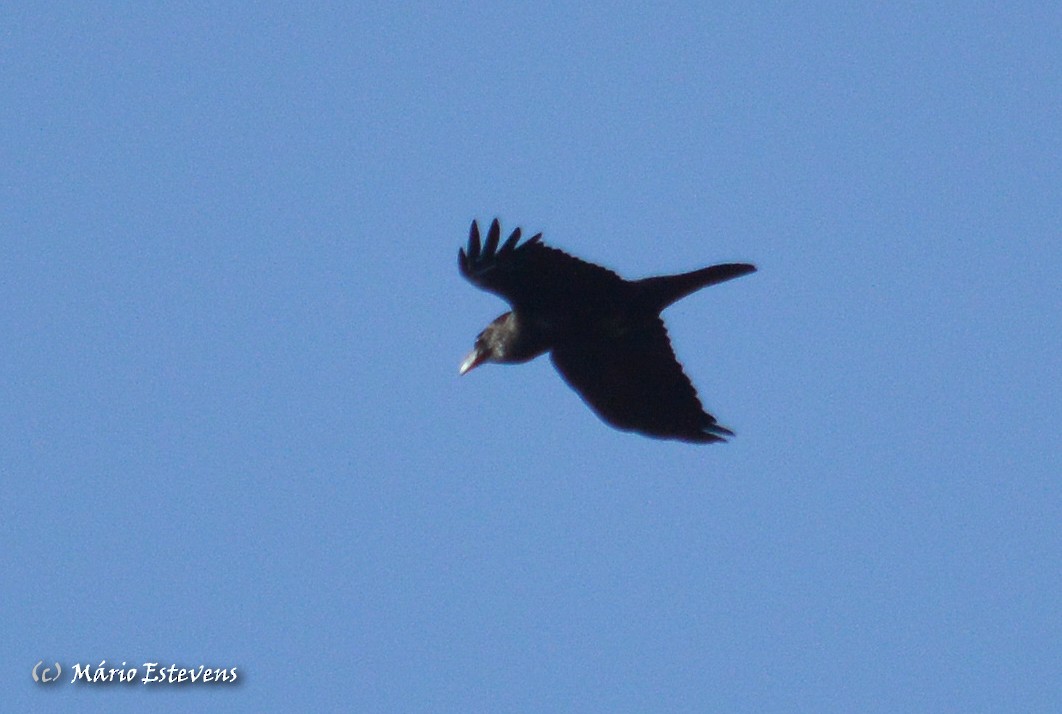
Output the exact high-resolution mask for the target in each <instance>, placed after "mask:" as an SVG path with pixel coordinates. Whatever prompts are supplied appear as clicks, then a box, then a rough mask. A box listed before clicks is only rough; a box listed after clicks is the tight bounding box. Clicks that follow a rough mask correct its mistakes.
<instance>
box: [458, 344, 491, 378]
mask: <svg viewBox="0 0 1062 714" xmlns="http://www.w3.org/2000/svg"><path fill="white" fill-rule="evenodd" d="M485 359H487V353H486V352H484V351H482V350H480V349H479V348H478V347H477V348H476V349H474V350H472V351H471V352H469V353H468V357H465V361H464V362H462V363H461V368H460V370H459V372H460V373H461V374H464V373H465V372H468V371H470V370H473V369H475V368H476V367H478V366H479V365H481V364H482V363H483V360H485Z"/></svg>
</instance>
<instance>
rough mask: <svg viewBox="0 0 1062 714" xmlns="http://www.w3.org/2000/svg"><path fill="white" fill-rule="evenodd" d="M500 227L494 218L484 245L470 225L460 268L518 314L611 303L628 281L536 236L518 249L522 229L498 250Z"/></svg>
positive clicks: (458, 260)
mask: <svg viewBox="0 0 1062 714" xmlns="http://www.w3.org/2000/svg"><path fill="white" fill-rule="evenodd" d="M500 236H501V227H500V226H499V225H498V219H497V218H495V219H494V221H493V222H492V223H491V224H490V231H488V233H487V240H486V242H485V243H484V244H482V245H481V244H480V238H479V226H478V225H477V224H476V222H475V221H472V228H471V229H470V230H469V235H468V251H467V252H466V251H465V250H464V249H461V250H460V251H458V255H457V266H458V268H459V269H460V270H461V274H462V275H464V276H465V277H466V278H468V280H469V281H471V282H472V283H473V284H474V285H476V286H478V287H480V288H483V289H484V290H489V291H490V292H492V293H495V294H497V295H500V296H502V297H503V298H505V299H506V300H507V301H509V303H510V304H511V305H512V306H513V308H515V309H516V310H538V311H553V310H559V311H567V310H572V309H574V307H575V306H579V305H582V306H586V305H587V304H588V303H594V302H597V301H600V300H610V299H613V298H614V296H615V295H616V293H617V291H620V290H622V289H623V285H624V284H625V281H624V280H623V279H622V278H621V277H620V276H618V275H616V274H615V273H613V272H612V271H611V270H608V269H607V268H602V267H601V266H599V265H594V264H593V263H587V262H586V261H584V260H579V259H578V258H574V257H572V256H570V255H568V254H567V253H565V252H563V251H560V250H557V249H556V248H549V247H547V246H544V245H542V243H541V242H540V241H541V240H542V234H541V233H538V234H536V235H535V236H533V237H531V238H530V239H528V240H526V241H524V242H523V244H520V245H517V243H518V242H519V241H520V229H519V228H517V229H516V230H514V231H513V232H512V235H510V236H509V238H508V239H507V240H506V241H505V243H503V244H502V245H501V247H500V248H499V247H498V242H499V238H500Z"/></svg>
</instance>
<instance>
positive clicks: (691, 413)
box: [458, 219, 756, 443]
mask: <svg viewBox="0 0 1062 714" xmlns="http://www.w3.org/2000/svg"><path fill="white" fill-rule="evenodd" d="M500 236H501V228H500V226H499V225H498V219H494V222H493V223H491V224H490V231H489V232H488V233H487V240H486V242H485V243H483V244H481V243H480V237H479V226H478V225H476V222H475V221H472V228H471V230H470V231H469V236H468V251H467V252H466V251H465V250H464V249H461V250H460V251H459V252H458V267H459V268H460V270H461V274H462V275H464V276H465V277H466V278H468V280H469V281H471V282H472V284H474V285H476V286H477V287H480V288H483V289H484V290H489V291H490V292H492V293H496V294H497V295H500V296H501V297H503V298H505V300H506V301H508V302H509V304H510V305H512V308H513V310H512V312H507V313H505V314H504V315H502V316H500V317H499V318H497V319H496V320H494V321H493V322H492V323H490V324H489V325H487V328H486V329H485V330H483V332H481V333H479V336H478V337H476V344H475V348H474V349H473V350H472V352H471V353H470V354H469V355H468V357H466V358H465V361H464V362H463V363H462V364H461V374H464V373H465V372H468V371H469V370H471V369H473V368H474V367H476V366H478V365H480V364H482V363H484V362H500V363H503V364H512V363H519V362H526V361H528V360H530V359H533V358H535V357H538V356H539V355H540V354H542V353H544V352H549V353H550V357H551V359H552V360H553V365H554V366H555V367H556V368H557V371H559V372H560V373H561V376H562V377H564V379H565V381H566V382H568V384H569V385H570V386H571V387H572V388H573V389H574V390H575V391H576V392H578V393H579V395H580V396H581V397H582V398H583V400H584V401H585V402H586V403H587V404H588V405H590V408H591V409H593V410H594V411H595V412H596V413H597V415H598V416H600V417H601V418H602V419H603V420H604V421H606V422H607V423H609V424H611V425H612V426H614V427H616V428H617V429H623V430H626V431H636V432H640V433H642V434H645V435H647V436H652V437H656V438H661V439H679V440H682V441H692V442H698V443H710V442H715V441H726V438H725V437H727V436H733V435H734V432H732V431H730V430H729V429H727V428H726V427H724V426H721V425H720V424H718V423H717V422H716V420H715V417H713V416H712V415H711V414H709V413H707V412H706V411H704V408H703V407H702V406H701V402H700V400H699V399H698V398H697V392H696V390H695V389H694V388H693V385H692V384H691V383H690V380H689V377H687V376H686V375H685V373H684V372H683V371H682V365H680V364H679V362H678V360H677V359H676V358H675V353H674V351H672V349H671V342H670V340H669V339H668V336H667V330H666V329H665V328H664V321H663V320H662V319H661V318H660V312H661V311H662V310H663V309H664V308H666V307H667V306H668V305H670V304H672V303H673V302H675V301H677V300H680V299H682V298H684V297H685V296H687V295H689V294H690V293H692V292H694V291H696V290H700V289H701V288H703V287H706V286H708V285H715V284H716V283H721V282H723V281H724V280H730V279H731V278H737V277H740V276H742V275H747V274H748V273H751V272H754V271H755V270H756V267H755V266H753V265H749V264H747V263H727V264H725V265H713V266H712V267H710V268H703V269H701V270H695V271H693V272H690V273H683V274H681V275H665V276H660V277H655V278H645V279H644V280H624V279H623V278H621V277H620V276H618V275H616V274H615V273H614V272H612V271H611V270H608V269H607V268H602V267H601V266H599V265H594V264H592V263H587V262H586V261H583V260H579V259H578V258H575V257H572V256H570V255H568V254H567V253H564V252H562V251H559V250H557V249H556V248H549V247H547V246H545V245H543V244H542V243H541V240H542V234H541V233H539V234H537V235H535V236H533V237H532V238H530V239H529V240H526V241H524V242H523V243H522V244H521V243H520V229H519V228H517V229H516V230H514V231H513V232H512V235H510V236H509V238H508V239H507V240H506V241H505V243H503V244H502V245H501V247H499V246H498V243H499V239H500Z"/></svg>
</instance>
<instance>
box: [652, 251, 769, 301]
mask: <svg viewBox="0 0 1062 714" xmlns="http://www.w3.org/2000/svg"><path fill="white" fill-rule="evenodd" d="M754 272H756V266H755V265H749V264H748V263H724V264H722V265H713V266H711V267H710V268H701V269H700V270H694V271H693V272H691V273H681V274H680V275H661V276H659V277H656V278H645V279H644V280H638V281H636V282H635V284H636V285H637V286H638V287H639V289H640V290H641V291H642V296H643V299H644V300H645V301H646V302H647V303H648V304H649V305H650V306H651V307H652V308H653V309H655V310H656V312H660V311H661V310H663V309H664V308H665V307H667V306H668V305H670V304H672V303H675V302H678V301H679V300H681V299H682V298H684V297H686V296H687V295H689V294H690V293H694V292H697V291H698V290H700V289H701V288H706V287H708V286H709V285H715V284H716V283H722V282H724V281H726V280H733V279H734V278H740V277H741V276H742V275H748V274H749V273H754Z"/></svg>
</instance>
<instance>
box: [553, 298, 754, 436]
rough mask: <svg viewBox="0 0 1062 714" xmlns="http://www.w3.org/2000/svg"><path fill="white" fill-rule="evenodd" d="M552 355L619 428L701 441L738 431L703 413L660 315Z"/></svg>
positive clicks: (590, 401) (563, 346)
mask: <svg viewBox="0 0 1062 714" xmlns="http://www.w3.org/2000/svg"><path fill="white" fill-rule="evenodd" d="M551 357H552V359H553V364H554V365H555V366H556V367H557V370H558V371H559V372H560V373H561V376H563V377H564V379H565V381H567V382H568V384H569V385H571V386H572V388H573V389H575V391H577V392H579V395H580V396H582V398H583V400H584V401H585V402H586V403H587V404H589V405H590V407H591V408H592V409H593V410H594V411H595V412H597V414H598V416H600V417H601V418H602V419H604V420H605V421H606V422H608V423H609V424H612V425H613V426H615V427H617V428H619V429H625V430H628V431H637V432H641V433H643V434H647V435H649V436H654V437H658V438H665V439H681V440H682V441H693V442H701V443H707V442H713V441H726V438H725V437H727V436H733V435H734V432H732V431H730V430H729V429H727V428H726V427H724V426H720V425H719V424H718V423H717V422H716V420H715V417H713V416H712V415H711V414H708V413H707V412H705V411H704V408H703V407H702V406H701V402H700V400H699V399H698V398H697V392H696V390H695V389H694V388H693V385H692V384H691V383H690V380H689V377H687V376H686V374H685V373H684V372H683V371H682V365H680V364H679V362H678V360H677V359H676V358H675V353H674V351H673V350H672V349H671V342H670V340H669V339H668V336H667V330H666V329H665V328H664V323H663V321H662V320H661V319H660V318H659V317H656V318H652V319H649V320H646V321H645V322H642V323H639V324H638V325H634V326H629V325H624V326H623V328H622V329H615V330H613V331H612V332H611V333H609V334H602V333H601V332H598V333H596V334H593V335H587V336H586V337H585V338H580V339H579V340H578V341H577V342H565V343H564V344H561V345H558V346H556V347H554V349H553V352H552V354H551Z"/></svg>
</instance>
